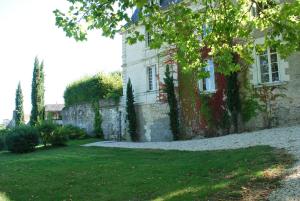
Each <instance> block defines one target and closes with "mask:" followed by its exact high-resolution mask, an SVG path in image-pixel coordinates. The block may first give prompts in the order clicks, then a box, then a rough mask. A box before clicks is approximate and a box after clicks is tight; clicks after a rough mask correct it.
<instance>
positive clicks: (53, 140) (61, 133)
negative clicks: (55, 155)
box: [49, 127, 69, 146]
mask: <svg viewBox="0 0 300 201" xmlns="http://www.w3.org/2000/svg"><path fill="white" fill-rule="evenodd" d="M68 134H69V132H68V130H67V129H64V128H63V127H57V128H56V129H55V130H54V132H52V133H51V137H50V139H49V142H50V144H51V145H52V146H65V145H66V144H67V142H68V140H69V137H68Z"/></svg>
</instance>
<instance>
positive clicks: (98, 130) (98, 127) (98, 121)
mask: <svg viewBox="0 0 300 201" xmlns="http://www.w3.org/2000/svg"><path fill="white" fill-rule="evenodd" d="M93 109H94V113H95V119H94V132H95V134H96V137H98V138H101V139H103V138H104V133H103V130H102V115H101V113H100V107H99V103H98V102H94V103H93Z"/></svg>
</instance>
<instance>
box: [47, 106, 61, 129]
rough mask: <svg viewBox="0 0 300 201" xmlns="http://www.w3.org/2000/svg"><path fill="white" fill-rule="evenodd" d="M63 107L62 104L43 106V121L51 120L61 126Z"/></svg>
mask: <svg viewBox="0 0 300 201" xmlns="http://www.w3.org/2000/svg"><path fill="white" fill-rule="evenodd" d="M64 107H65V105H64V104H48V105H45V120H51V121H54V122H55V123H57V124H62V115H61V112H62V110H63V109H64Z"/></svg>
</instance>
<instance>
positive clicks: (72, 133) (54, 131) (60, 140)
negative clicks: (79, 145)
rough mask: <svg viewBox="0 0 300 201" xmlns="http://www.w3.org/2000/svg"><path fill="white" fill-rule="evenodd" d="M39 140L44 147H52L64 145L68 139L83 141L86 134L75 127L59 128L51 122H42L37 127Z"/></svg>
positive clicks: (59, 126)
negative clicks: (49, 145)
mask: <svg viewBox="0 0 300 201" xmlns="http://www.w3.org/2000/svg"><path fill="white" fill-rule="evenodd" d="M37 129H38V132H39V136H40V139H41V141H42V143H43V144H44V146H47V145H48V144H51V145H52V146H60V145H65V144H66V142H67V140H68V139H72V140H74V139H83V138H85V137H86V132H85V131H84V130H83V129H81V128H77V127H75V126H71V125H66V126H61V125H57V124H55V123H53V122H52V121H43V122H42V123H40V124H39V125H38V126H37Z"/></svg>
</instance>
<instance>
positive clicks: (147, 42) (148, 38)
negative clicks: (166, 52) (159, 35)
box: [146, 32, 152, 47]
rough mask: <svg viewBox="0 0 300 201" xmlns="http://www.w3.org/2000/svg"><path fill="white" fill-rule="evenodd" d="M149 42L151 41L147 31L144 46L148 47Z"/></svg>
mask: <svg viewBox="0 0 300 201" xmlns="http://www.w3.org/2000/svg"><path fill="white" fill-rule="evenodd" d="M151 42H152V37H151V34H150V33H149V32H146V46H147V47H150V45H151Z"/></svg>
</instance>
